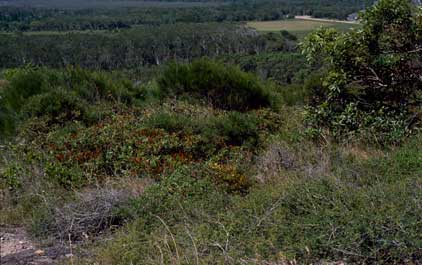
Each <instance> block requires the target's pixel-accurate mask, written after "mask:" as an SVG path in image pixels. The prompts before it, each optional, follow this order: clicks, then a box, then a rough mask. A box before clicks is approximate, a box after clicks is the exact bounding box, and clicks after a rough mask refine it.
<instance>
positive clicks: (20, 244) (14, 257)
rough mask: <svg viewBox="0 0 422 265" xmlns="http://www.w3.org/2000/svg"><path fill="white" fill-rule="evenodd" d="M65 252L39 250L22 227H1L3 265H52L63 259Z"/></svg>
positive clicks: (51, 249) (1, 257)
mask: <svg viewBox="0 0 422 265" xmlns="http://www.w3.org/2000/svg"><path fill="white" fill-rule="evenodd" d="M63 251H65V250H62V251H61V250H59V249H57V248H47V249H38V248H37V247H36V245H35V244H34V243H33V242H32V241H31V240H30V239H29V237H28V235H27V233H26V231H25V229H24V228H22V227H18V228H4V227H0V264H1V265H21V264H22V265H23V264H25V265H50V264H56V263H57V261H58V259H59V258H61V257H63V255H64V253H63Z"/></svg>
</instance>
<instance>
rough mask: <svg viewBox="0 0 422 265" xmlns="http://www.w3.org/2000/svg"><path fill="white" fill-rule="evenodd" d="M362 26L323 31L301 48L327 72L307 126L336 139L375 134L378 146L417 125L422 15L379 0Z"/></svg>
mask: <svg viewBox="0 0 422 265" xmlns="http://www.w3.org/2000/svg"><path fill="white" fill-rule="evenodd" d="M361 22H362V24H363V27H362V29H360V30H356V31H352V32H349V33H342V34H340V33H338V32H336V31H335V30H333V29H321V30H319V31H317V32H315V33H313V34H311V35H309V36H308V37H307V38H306V39H305V41H304V42H303V43H302V49H303V53H304V54H305V55H306V56H307V59H308V61H309V62H311V63H312V62H316V61H320V60H324V63H325V68H326V69H327V73H326V74H325V75H324V77H323V80H322V87H323V90H324V96H323V97H322V99H321V100H319V101H317V102H316V103H315V104H314V105H313V106H312V107H311V108H310V109H309V112H308V118H309V122H310V125H311V127H313V128H314V129H317V132H321V128H329V129H330V131H331V132H333V134H334V135H335V136H338V135H342V134H350V133H351V134H356V133H359V134H360V133H363V132H364V133H365V134H366V133H368V132H377V134H378V135H381V138H380V139H378V141H381V142H383V141H390V140H391V141H395V140H396V139H398V138H400V137H399V136H401V135H403V134H407V133H409V132H411V131H412V129H414V128H415V125H416V124H417V123H418V121H420V116H421V108H420V106H421V91H422V34H421V33H422V12H421V9H420V8H416V7H415V6H414V5H413V4H411V2H410V1H407V0H382V1H380V2H379V3H377V4H376V5H375V6H374V7H372V8H370V9H368V10H367V11H366V12H365V13H362V14H361ZM314 132H315V131H314ZM373 135H374V134H372V133H369V134H367V136H370V137H371V136H373Z"/></svg>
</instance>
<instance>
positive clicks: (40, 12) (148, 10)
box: [0, 0, 373, 32]
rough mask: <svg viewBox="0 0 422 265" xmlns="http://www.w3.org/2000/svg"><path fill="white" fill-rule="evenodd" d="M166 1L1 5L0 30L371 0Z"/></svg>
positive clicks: (355, 6) (299, 9)
mask: <svg viewBox="0 0 422 265" xmlns="http://www.w3.org/2000/svg"><path fill="white" fill-rule="evenodd" d="M124 2H125V1H123V2H122V3H124ZM165 2H166V1H160V2H159V3H164V4H163V5H161V6H156V7H151V6H146V7H143V8H125V7H124V5H123V4H122V7H116V8H88V7H87V8H83V5H82V6H81V8H80V9H65V8H34V7H31V5H30V4H28V6H27V7H16V6H4V7H0V30H1V31H9V32H11V31H46V30H50V31H70V30H106V29H107V30H109V29H118V28H129V27H132V26H135V25H159V24H174V23H178V22H196V23H198V22H222V21H249V20H278V19H283V18H285V17H286V16H288V15H297V14H301V15H312V16H316V17H329V18H338V19H344V18H346V17H347V15H348V14H350V13H353V12H356V11H358V10H361V9H363V8H365V7H367V6H369V5H371V3H372V2H373V0H340V1H337V0H267V1H247V0H238V1H228V2H229V3H225V4H222V5H205V6H201V5H199V6H193V7H192V6H186V5H183V3H181V4H180V5H178V4H177V1H176V2H168V5H166V4H165ZM201 2H210V1H201ZM211 2H212V1H211ZM88 3H90V2H88ZM113 3H115V2H113ZM170 4H171V5H170ZM46 6H47V5H46ZM55 6H56V5H55ZM112 6H113V7H115V6H116V5H115V4H113V5H112Z"/></svg>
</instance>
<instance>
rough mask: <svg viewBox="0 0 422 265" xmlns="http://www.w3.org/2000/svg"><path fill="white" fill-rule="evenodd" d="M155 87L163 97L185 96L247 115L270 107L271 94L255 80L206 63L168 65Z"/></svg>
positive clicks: (228, 67) (250, 76) (249, 76)
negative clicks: (248, 111) (247, 112)
mask: <svg viewBox="0 0 422 265" xmlns="http://www.w3.org/2000/svg"><path fill="white" fill-rule="evenodd" d="M158 85H159V87H160V89H161V90H162V95H165V96H168V97H171V96H173V95H176V96H180V95H188V96H191V97H195V98H198V99H202V100H204V101H206V102H208V103H211V104H212V105H213V106H215V107H217V108H221V109H226V110H238V111H246V110H250V109H256V108H260V107H267V106H270V105H271V98H270V94H269V93H268V91H267V90H266V89H265V87H264V85H263V83H262V82H261V81H259V80H258V78H257V77H256V76H254V75H252V74H248V73H244V72H242V71H240V70H239V69H238V68H236V67H233V66H225V65H223V64H220V63H217V62H213V61H211V60H209V59H200V60H196V61H194V62H193V63H191V64H177V63H171V64H169V65H168V66H167V68H166V69H165V71H164V73H163V74H162V76H161V77H160V78H159V79H158Z"/></svg>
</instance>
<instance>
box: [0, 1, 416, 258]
mask: <svg viewBox="0 0 422 265" xmlns="http://www.w3.org/2000/svg"><path fill="white" fill-rule="evenodd" d="M393 6H394V7H400V8H397V13H389V12H390V11H389V10H396V9H393V8H392V7H393ZM410 10H411V9H410V6H408V5H407V4H406V2H405V1H398V0H382V1H380V3H379V4H378V5H377V6H376V7H374V8H373V9H371V10H369V11H368V12H367V13H366V15H365V20H364V21H365V25H364V26H363V29H362V31H356V32H352V33H346V34H340V33H336V32H334V31H331V30H329V31H318V32H316V33H315V34H314V35H311V36H310V37H308V39H307V40H305V42H304V44H303V47H304V48H305V51H306V52H307V53H306V54H307V55H308V59H313V60H317V63H316V64H311V65H309V66H303V67H300V66H301V65H302V64H303V63H304V60H305V59H306V58H304V57H302V56H301V55H299V54H297V53H296V52H297V51H296V50H295V48H292V50H291V51H294V52H295V53H294V54H291V55H285V54H277V47H279V46H272V47H273V48H271V49H272V50H271V53H272V55H271V54H249V55H233V56H229V57H224V58H222V60H221V61H214V60H211V59H209V58H202V59H198V60H193V62H190V63H188V62H180V61H175V62H173V63H167V64H165V67H164V68H163V69H162V71H159V73H158V74H156V75H154V76H153V77H152V78H151V81H150V82H134V81H133V78H132V77H133V76H132V75H133V73H132V75H131V76H130V77H128V75H127V74H126V73H123V72H110V71H104V70H102V71H100V70H95V71H94V70H87V69H84V68H80V67H71V66H67V67H66V68H62V69H52V68H48V67H44V66H30V65H29V66H26V67H19V68H14V69H9V70H6V71H4V72H3V73H2V78H3V80H2V81H0V136H1V140H0V150H1V153H0V189H1V196H2V197H1V200H0V210H1V212H2V215H1V216H0V225H25V226H26V228H27V229H28V231H30V232H31V234H32V235H33V236H34V238H36V239H39V240H46V241H43V242H44V244H58V245H59V246H60V248H62V249H65V247H64V246H68V245H69V243H71V245H72V246H73V247H74V249H73V253H74V254H75V256H73V257H71V261H70V262H71V263H73V264H317V263H318V264H319V263H334V262H344V263H347V264H417V263H418V262H419V261H420V260H421V259H422V256H421V252H420V249H421V244H422V242H421V239H420V234H421V229H420V227H421V221H420V220H421V218H420V217H421V216H420V212H421V199H422V198H421V194H422V193H421V184H422V183H421V178H420V172H421V171H422V153H421V151H420V146H421V144H422V138H421V132H420V129H419V128H420V123H419V122H418V119H417V117H418V115H420V114H418V113H420V101H418V100H420V87H419V86H420V80H418V79H417V76H418V74H420V72H419V71H420V68H418V66H420V62H419V61H420V54H419V49H420V45H421V44H420V43H419V42H420V33H419V30H420V29H419V26H420V22H419V20H418V19H419V16H418V15H417V14H418V13H415V12H414V11H410ZM386 12H387V13H388V16H386ZM409 12H410V13H409ZM407 15H411V16H410V18H409V17H408V16H407ZM385 17H388V18H390V20H389V21H385V20H384V19H383V18H385ZM397 21H400V22H403V23H396V22H397ZM407 23H408V24H407ZM406 25H407V26H408V27H406ZM397 27H400V29H401V30H400V31H395V29H396V28H397ZM403 29H408V31H404V30H403ZM374 31H375V32H377V34H378V35H377V34H375V35H376V36H377V37H376V38H373V39H368V38H369V37H371V36H373V33H374ZM368 32H372V33H368ZM414 32H416V34H414ZM396 34H398V35H399V36H402V35H401V34H405V35H403V36H405V37H403V38H405V40H406V41H409V42H408V43H407V46H400V47H399V48H398V47H397V46H395V45H397V44H398V43H396V42H395V41H394V40H395V39H397V36H396ZM418 34H419V35H418ZM392 36H394V39H393V38H391V37H392ZM267 37H268V38H275V39H276V40H285V38H288V39H290V40H289V41H292V37H291V36H288V35H286V33H280V35H275V36H274V35H273V36H267ZM327 38H328V39H327ZM311 40H313V41H312V42H311ZM354 41H356V42H354ZM366 41H369V42H371V43H370V44H368V43H367V42H366ZM403 43H404V42H403ZM290 44H291V43H288V47H293V46H290ZM280 45H281V46H282V47H287V46H284V45H285V43H284V44H280ZM333 46H336V47H337V48H336V49H334V48H333ZM316 48H319V49H318V50H319V51H323V52H324V53H316ZM396 48H397V49H398V50H396ZM372 49H374V50H372ZM414 50H415V51H414ZM386 51H388V53H386ZM390 51H391V52H394V53H392V55H390ZM413 51H414V52H413ZM390 56H392V57H390ZM396 56H397V58H398V59H397V61H396V60H393V59H394V58H396ZM393 57H394V58H393ZM277 58H278V59H277ZM189 61H190V60H189ZM222 61H225V62H234V63H237V64H240V66H239V67H237V66H231V65H228V64H224V63H222ZM322 62H324V64H323V65H321V64H322ZM350 62H355V63H353V64H350ZM296 64H298V65H296ZM367 67H370V68H372V69H373V70H374V72H375V74H376V75H377V76H378V77H379V79H378V80H375V81H374V72H372V71H369V72H368V71H364V69H366V68H367ZM240 69H246V70H248V71H250V72H257V73H259V72H260V70H259V69H267V71H268V74H267V75H265V74H262V75H261V76H262V77H263V78H265V79H270V78H268V77H271V76H273V77H274V79H275V80H276V81H277V82H276V83H277V84H274V82H272V81H271V80H265V81H264V80H261V79H260V78H259V77H257V76H256V75H254V74H252V73H246V72H242V71H241V70H240ZM392 75H394V76H395V78H394V79H392V78H391V76H392ZM277 78H278V79H277ZM136 80H139V79H137V78H136ZM357 80H358V81H361V80H364V81H363V82H356V81H357ZM273 81H274V80H273ZM380 84H381V85H380ZM382 84H386V85H387V86H383V85H382ZM409 85H411V86H410V87H409ZM401 88H403V89H401ZM375 92H376V93H375ZM390 93H393V94H390ZM362 102H365V104H363V103H362ZM353 103H354V104H353ZM304 104H307V105H309V106H308V107H306V108H307V109H306V111H304V110H305V107H304V106H303V105H304ZM350 106H352V107H353V108H351V107H350ZM387 107H388V109H385V108H387ZM391 108H394V109H395V111H397V112H388V113H387V112H386V111H387V110H390V109H391ZM383 111H384V112H383ZM395 114H397V115H401V116H400V117H401V118H397V116H396V117H394V115H395ZM359 115H361V116H363V117H365V118H366V120H359V119H360V117H359ZM386 115H389V116H388V119H387V118H386V117H387V116H386ZM413 116H415V119H414V120H409V119H411V118H412V117H413ZM409 121H412V123H411V124H409ZM402 123H403V124H404V123H405V124H406V126H408V127H409V131H403V128H402V127H401V126H402ZM355 125H356V126H357V127H355ZM377 126H380V127H377ZM378 128H382V130H379V129H378ZM310 133H311V134H310ZM365 133H367V135H366V136H367V137H366V138H364V137H362V136H365ZM312 136H317V140H316V139H315V138H313V137H312ZM331 136H334V137H331ZM321 139H324V140H323V141H321ZM374 143H375V144H374ZM379 143H382V145H379ZM104 239H107V240H104ZM45 242H46V243H45ZM64 262H67V260H65V261H64Z"/></svg>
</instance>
